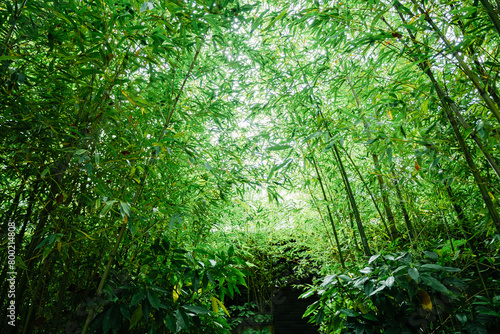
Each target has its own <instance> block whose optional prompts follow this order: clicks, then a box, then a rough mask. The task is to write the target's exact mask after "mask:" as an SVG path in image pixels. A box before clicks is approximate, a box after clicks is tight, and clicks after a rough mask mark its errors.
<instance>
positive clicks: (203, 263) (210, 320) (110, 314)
mask: <svg viewBox="0 0 500 334" xmlns="http://www.w3.org/2000/svg"><path fill="white" fill-rule="evenodd" d="M139 260H140V264H141V269H140V270H139V271H138V274H137V275H136V276H135V277H130V278H129V279H128V280H127V282H125V284H123V286H121V287H120V288H119V289H116V290H113V289H112V288H111V287H108V288H107V289H105V291H106V292H107V293H106V296H107V299H108V300H106V301H105V303H104V305H103V306H104V307H105V309H104V311H103V312H102V313H101V315H100V316H98V317H97V318H96V320H95V321H94V322H93V329H94V331H96V332H104V333H107V332H115V333H116V332H119V333H157V332H161V333H178V332H183V333H186V332H189V333H192V334H195V333H211V334H213V333H228V332H229V325H228V324H227V320H226V316H225V315H229V314H228V311H227V310H226V308H225V306H224V304H223V301H224V296H225V295H229V297H231V298H232V297H233V296H234V293H235V292H236V293H239V289H238V285H245V280H244V274H243V272H242V271H241V270H240V269H239V268H240V267H241V264H242V261H241V260H240V259H239V258H238V257H236V256H235V255H234V247H233V246H230V247H229V249H228V251H227V252H226V251H218V252H214V251H213V250H210V249H206V248H199V249H194V250H190V251H188V250H187V249H184V248H182V247H180V246H179V245H177V244H176V243H174V242H172V241H170V240H169V239H168V238H167V237H164V238H157V239H156V240H155V241H154V242H153V243H152V245H150V247H149V249H148V250H147V251H144V252H143V253H142V254H141V255H140V257H139Z"/></svg>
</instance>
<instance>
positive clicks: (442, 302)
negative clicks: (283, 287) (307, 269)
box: [303, 252, 500, 333]
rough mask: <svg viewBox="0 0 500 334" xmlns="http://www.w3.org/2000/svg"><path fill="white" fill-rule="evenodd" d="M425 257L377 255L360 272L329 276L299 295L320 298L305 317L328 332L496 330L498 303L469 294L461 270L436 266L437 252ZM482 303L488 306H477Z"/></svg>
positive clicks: (399, 254)
mask: <svg viewBox="0 0 500 334" xmlns="http://www.w3.org/2000/svg"><path fill="white" fill-rule="evenodd" d="M428 255H430V256H431V257H426V258H423V259H418V258H415V257H414V256H412V255H411V254H410V253H407V252H404V253H398V254H386V255H381V254H378V255H374V256H372V257H371V258H370V260H369V261H368V263H367V264H366V266H365V267H364V268H362V269H359V270H356V271H350V272H349V273H348V274H341V275H337V274H333V275H328V276H326V277H325V278H324V279H323V281H322V282H321V284H319V285H318V286H314V287H313V288H311V289H310V290H309V291H307V292H306V293H304V294H303V296H304V297H306V296H309V295H311V294H314V293H317V294H318V296H319V301H317V302H315V303H314V304H312V305H311V306H309V308H308V310H307V312H306V313H305V315H309V317H310V318H311V321H313V322H315V323H317V324H321V326H322V329H323V330H324V331H326V332H328V333H331V332H339V333H340V332H342V333H344V332H347V333H351V332H352V333H360V332H366V333H401V332H403V333H416V332H433V331H439V332H440V333H455V332H457V331H461V330H464V329H467V330H469V331H475V330H478V331H480V332H486V330H487V328H490V329H492V328H495V327H496V326H498V323H499V321H500V314H498V313H497V312H498V306H499V305H498V301H495V302H494V303H493V304H491V302H490V301H489V299H487V298H485V297H484V296H481V295H473V296H470V295H469V293H468V291H470V287H469V286H468V285H467V284H466V281H469V279H468V278H466V277H463V278H461V277H460V272H461V271H462V270H461V269H459V268H455V267H447V266H442V265H440V264H437V263H435V261H434V260H433V259H437V257H438V256H437V254H436V253H433V252H428ZM496 300H498V298H496ZM480 301H484V302H485V304H486V303H489V304H488V305H489V308H488V309H482V308H478V307H479V305H480V304H481V302H480ZM481 312H482V313H481ZM486 315H488V316H486ZM485 317H486V318H485ZM457 319H458V320H459V321H458V322H457Z"/></svg>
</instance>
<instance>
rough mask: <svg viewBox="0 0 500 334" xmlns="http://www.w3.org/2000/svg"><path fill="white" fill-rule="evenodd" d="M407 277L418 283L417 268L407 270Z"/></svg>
mask: <svg viewBox="0 0 500 334" xmlns="http://www.w3.org/2000/svg"><path fill="white" fill-rule="evenodd" d="M408 275H409V276H410V277H411V278H412V279H413V280H414V281H415V282H417V283H418V282H419V279H420V274H419V273H418V270H417V268H408Z"/></svg>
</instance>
